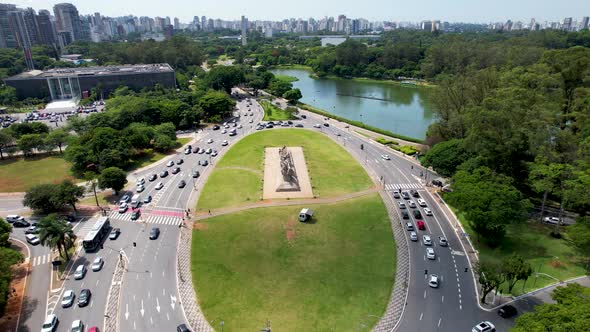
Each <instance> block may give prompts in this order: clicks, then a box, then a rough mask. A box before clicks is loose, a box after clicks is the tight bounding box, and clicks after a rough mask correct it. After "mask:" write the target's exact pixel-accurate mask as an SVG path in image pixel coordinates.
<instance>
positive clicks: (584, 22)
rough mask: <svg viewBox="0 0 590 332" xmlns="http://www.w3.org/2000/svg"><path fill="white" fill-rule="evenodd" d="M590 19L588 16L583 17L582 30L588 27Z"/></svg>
mask: <svg viewBox="0 0 590 332" xmlns="http://www.w3.org/2000/svg"><path fill="white" fill-rule="evenodd" d="M588 19H589V17H588V16H584V17H583V18H582V23H580V30H585V29H588Z"/></svg>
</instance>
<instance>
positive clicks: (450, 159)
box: [420, 139, 470, 176]
mask: <svg viewBox="0 0 590 332" xmlns="http://www.w3.org/2000/svg"><path fill="white" fill-rule="evenodd" d="M463 144H464V143H463V140H461V139H452V140H448V141H444V142H440V143H438V144H436V145H434V146H433V147H432V149H430V150H428V152H426V154H425V155H424V157H422V159H421V160H420V161H421V162H422V165H423V166H424V167H432V168H433V169H434V170H435V171H436V172H437V173H439V174H440V175H443V176H453V175H455V172H456V171H457V167H459V165H461V164H462V163H464V162H465V161H466V160H467V159H469V157H470V155H469V153H468V152H467V151H466V150H465V148H464V147H463Z"/></svg>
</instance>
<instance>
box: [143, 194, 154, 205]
mask: <svg viewBox="0 0 590 332" xmlns="http://www.w3.org/2000/svg"><path fill="white" fill-rule="evenodd" d="M151 201H152V195H147V196H146V197H145V198H144V199H143V202H144V203H145V204H147V203H149V202H151Z"/></svg>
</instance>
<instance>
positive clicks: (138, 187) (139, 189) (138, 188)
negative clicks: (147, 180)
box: [135, 184, 145, 193]
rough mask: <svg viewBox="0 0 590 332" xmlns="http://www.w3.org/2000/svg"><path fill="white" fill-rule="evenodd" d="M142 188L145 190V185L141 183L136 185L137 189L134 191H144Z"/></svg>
mask: <svg viewBox="0 0 590 332" xmlns="http://www.w3.org/2000/svg"><path fill="white" fill-rule="evenodd" d="M144 190H145V187H144V186H143V184H142V185H139V186H137V189H135V191H136V192H138V193H140V192H142V191H144Z"/></svg>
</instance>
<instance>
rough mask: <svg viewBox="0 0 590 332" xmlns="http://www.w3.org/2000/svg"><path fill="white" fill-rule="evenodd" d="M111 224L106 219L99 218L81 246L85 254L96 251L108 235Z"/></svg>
mask: <svg viewBox="0 0 590 332" xmlns="http://www.w3.org/2000/svg"><path fill="white" fill-rule="evenodd" d="M110 229H111V223H110V222H109V218H108V217H100V218H98V220H97V221H96V223H95V224H94V226H93V227H92V229H91V230H90V231H89V232H88V234H86V236H85V237H84V241H82V246H83V247H84V250H85V251H86V252H92V251H96V250H97V249H98V247H99V246H100V244H101V243H102V241H103V240H104V239H105V237H106V236H107V235H108V234H109V231H110Z"/></svg>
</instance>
